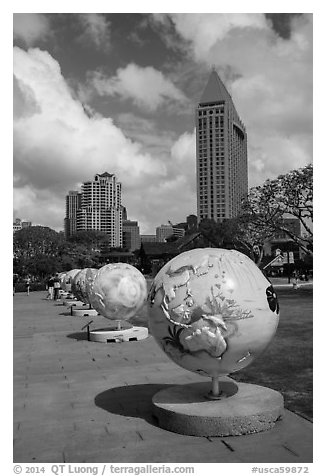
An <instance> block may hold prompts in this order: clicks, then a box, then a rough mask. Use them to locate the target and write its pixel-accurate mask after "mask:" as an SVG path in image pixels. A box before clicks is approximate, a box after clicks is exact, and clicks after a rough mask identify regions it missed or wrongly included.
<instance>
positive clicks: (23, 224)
mask: <svg viewBox="0 0 326 476" xmlns="http://www.w3.org/2000/svg"><path fill="white" fill-rule="evenodd" d="M30 226H32V222H31V221H22V220H21V219H20V218H16V219H15V221H14V222H13V233H15V232H16V231H19V230H22V229H23V228H28V227H30Z"/></svg>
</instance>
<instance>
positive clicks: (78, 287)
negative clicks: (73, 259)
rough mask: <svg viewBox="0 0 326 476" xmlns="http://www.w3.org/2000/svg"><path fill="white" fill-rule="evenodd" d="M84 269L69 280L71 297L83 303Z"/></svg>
mask: <svg viewBox="0 0 326 476" xmlns="http://www.w3.org/2000/svg"><path fill="white" fill-rule="evenodd" d="M85 276H86V268H84V269H81V270H80V271H78V273H76V274H75V276H74V277H73V278H72V280H71V291H72V293H73V295H74V296H75V297H76V298H77V299H78V300H79V301H82V302H84V299H83V297H84V296H83V286H84V282H85Z"/></svg>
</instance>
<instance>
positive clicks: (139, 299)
mask: <svg viewBox="0 0 326 476" xmlns="http://www.w3.org/2000/svg"><path fill="white" fill-rule="evenodd" d="M89 298H90V303H91V305H92V307H93V308H94V309H95V310H96V311H97V312H98V313H99V314H100V315H102V316H103V317H105V318H107V319H109V320H111V321H112V326H111V327H110V328H108V329H103V330H102V331H103V332H105V334H106V335H109V334H110V332H113V333H114V332H115V331H117V332H118V334H114V335H118V336H119V335H120V336H121V339H122V340H124V338H123V332H124V331H126V332H127V335H128V340H140V339H141V338H144V337H147V335H148V331H147V329H146V328H143V327H136V326H132V325H131V324H129V323H128V322H127V321H128V320H129V319H130V318H131V317H133V316H135V314H136V313H137V312H138V311H140V310H141V308H142V307H143V306H144V305H145V304H146V299H147V285H146V280H145V278H144V276H143V274H142V273H141V272H140V271H138V269H137V268H135V267H134V266H132V265H130V264H127V263H112V264H107V265H105V266H103V267H102V268H100V269H99V270H98V272H97V273H96V276H95V279H94V281H93V282H92V284H91V285H90V293H89ZM119 333H120V334H119ZM132 334H134V336H133V335H132ZM94 335H95V334H93V336H94ZM114 335H112V340H114V339H115V337H114ZM108 341H109V339H107V342H108Z"/></svg>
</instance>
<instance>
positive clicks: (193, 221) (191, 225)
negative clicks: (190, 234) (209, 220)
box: [187, 215, 198, 231]
mask: <svg viewBox="0 0 326 476" xmlns="http://www.w3.org/2000/svg"><path fill="white" fill-rule="evenodd" d="M197 224H198V220H197V217H196V215H188V216H187V226H188V228H187V229H188V230H189V231H191V230H195V229H196V228H197Z"/></svg>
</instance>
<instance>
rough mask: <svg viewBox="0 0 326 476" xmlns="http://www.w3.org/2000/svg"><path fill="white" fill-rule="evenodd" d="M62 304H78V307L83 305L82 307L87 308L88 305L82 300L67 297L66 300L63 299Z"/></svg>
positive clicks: (69, 305)
mask: <svg viewBox="0 0 326 476" xmlns="http://www.w3.org/2000/svg"><path fill="white" fill-rule="evenodd" d="M64 305H66V306H68V307H71V306H74V307H76V306H78V307H83V308H85V309H86V308H87V307H88V304H85V303H83V302H82V301H78V300H77V299H74V300H72V299H68V300H66V301H64Z"/></svg>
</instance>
